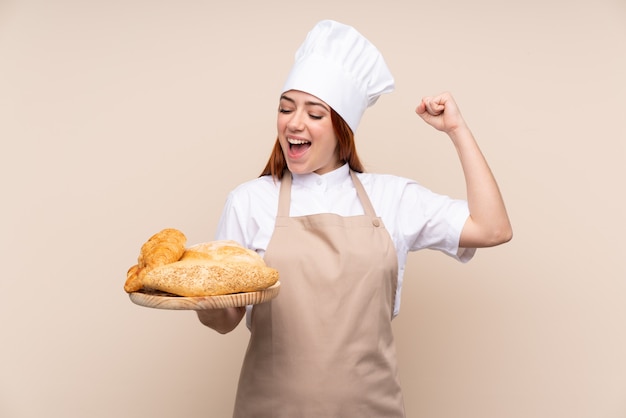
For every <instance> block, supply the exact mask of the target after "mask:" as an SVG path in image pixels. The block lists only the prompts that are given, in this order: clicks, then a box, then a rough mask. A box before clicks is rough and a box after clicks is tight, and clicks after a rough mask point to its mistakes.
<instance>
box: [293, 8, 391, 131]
mask: <svg viewBox="0 0 626 418" xmlns="http://www.w3.org/2000/svg"><path fill="white" fill-rule="evenodd" d="M393 89H394V80H393V76H392V75H391V72H390V71H389V69H388V68H387V65H386V64H385V61H384V60H383V56H382V55H381V54H380V52H379V51H378V49H376V47H375V46H374V45H372V43H371V42H369V41H368V40H367V39H365V37H363V35H361V34H360V33H359V32H357V31H356V30H355V29H354V28H352V27H350V26H347V25H344V24H342V23H339V22H335V21H332V20H323V21H321V22H319V23H318V24H317V25H315V27H314V28H313V29H312V30H311V31H310V32H309V33H308V34H307V36H306V39H305V40H304V43H302V45H301V46H300V48H299V49H298V51H297V52H296V58H295V64H294V65H293V67H292V69H291V72H290V73H289V75H288V77H287V81H286V83H285V85H284V86H283V92H286V91H288V90H300V91H303V92H305V93H309V94H312V95H313V96H315V97H317V98H318V99H321V100H323V101H324V102H326V103H327V104H328V105H329V106H330V107H332V108H333V109H334V110H335V111H336V112H337V113H338V114H339V115H340V116H341V117H342V118H343V119H344V120H345V121H346V123H347V124H348V126H350V128H351V129H352V132H355V131H356V128H357V126H358V125H359V122H360V120H361V116H363V112H365V109H367V108H368V107H369V106H371V105H373V104H374V103H376V101H377V100H378V97H379V96H380V95H381V94H383V93H390V92H391V91H393Z"/></svg>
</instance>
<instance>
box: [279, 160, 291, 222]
mask: <svg viewBox="0 0 626 418" xmlns="http://www.w3.org/2000/svg"><path fill="white" fill-rule="evenodd" d="M290 207H291V171H289V170H285V173H284V174H283V178H282V180H281V181H280V193H279V194H278V214H277V215H278V216H283V217H286V218H288V217H289V209H290Z"/></svg>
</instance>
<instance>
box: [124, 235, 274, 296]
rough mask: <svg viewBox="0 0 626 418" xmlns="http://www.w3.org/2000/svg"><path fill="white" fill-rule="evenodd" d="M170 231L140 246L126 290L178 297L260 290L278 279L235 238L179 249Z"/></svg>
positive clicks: (130, 271) (129, 272) (177, 241)
mask: <svg viewBox="0 0 626 418" xmlns="http://www.w3.org/2000/svg"><path fill="white" fill-rule="evenodd" d="M171 234H172V233H163V231H162V235H161V237H160V238H154V237H153V238H151V239H150V240H149V241H148V242H146V244H144V245H143V246H142V249H141V254H140V256H139V262H138V264H137V265H136V266H132V267H131V268H130V269H129V270H128V273H127V280H126V285H125V286H124V289H125V290H126V291H127V292H129V293H130V292H136V291H138V290H141V289H146V290H149V289H152V290H158V291H161V292H167V293H171V294H174V295H179V296H216V295H226V294H231V293H240V292H254V291H258V290H263V289H266V288H268V287H270V286H272V285H274V284H275V283H276V282H277V281H278V278H279V276H278V271H276V270H275V269H272V268H270V267H267V266H266V265H265V262H264V261H263V258H262V257H261V256H260V255H259V254H257V253H256V252H254V251H252V250H249V249H247V248H244V247H242V246H241V245H239V244H238V243H237V242H235V241H210V242H205V243H200V244H196V245H194V246H191V247H189V248H184V247H183V251H180V248H179V246H180V243H181V241H180V239H175V238H172V236H171ZM181 234H182V233H181ZM174 235H176V234H174ZM179 238H180V237H179ZM150 242H152V243H151V244H149V243H150ZM157 242H161V243H162V245H165V246H170V247H172V245H173V243H175V245H173V246H175V247H176V250H173V248H169V249H168V250H167V251H165V250H160V249H159V244H157ZM179 253H180V255H179V256H178V257H179V258H176V259H175V260H174V259H173V258H174V257H175V255H176V254H179ZM155 254H158V255H155ZM164 254H167V256H165V255H164ZM170 260H171V261H170ZM133 289H134V290H133Z"/></svg>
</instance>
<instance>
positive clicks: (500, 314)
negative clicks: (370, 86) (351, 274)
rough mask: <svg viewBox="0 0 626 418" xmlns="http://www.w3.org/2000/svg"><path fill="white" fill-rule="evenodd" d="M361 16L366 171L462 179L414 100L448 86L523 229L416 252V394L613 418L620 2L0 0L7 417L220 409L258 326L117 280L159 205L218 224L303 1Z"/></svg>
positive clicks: (619, 363)
mask: <svg viewBox="0 0 626 418" xmlns="http://www.w3.org/2000/svg"><path fill="white" fill-rule="evenodd" d="M322 18H333V19H337V20H341V21H343V22H345V23H349V24H352V25H355V26H356V27H357V28H358V29H359V30H361V31H362V32H363V33H364V34H366V35H367V36H368V37H369V38H371V39H372V40H373V41H374V42H375V43H376V44H377V45H378V46H379V48H380V49H381V50H382V51H383V52H384V54H385V57H386V59H387V61H388V64H389V66H390V67H391V69H392V71H393V73H394V74H395V76H396V81H397V90H396V92H395V93H393V94H392V95H389V96H386V97H384V98H382V99H381V100H380V101H379V103H378V104H377V105H376V106H375V107H374V108H372V109H371V110H370V111H368V113H367V114H366V116H365V119H364V121H363V123H362V125H361V127H360V128H359V131H358V132H357V139H358V144H359V147H360V148H359V149H360V153H361V154H362V157H363V160H364V162H365V163H366V165H367V167H368V170H369V171H375V172H390V173H395V174H399V175H404V176H408V177H411V178H414V179H417V180H419V181H421V182H422V183H423V184H425V185H426V186H428V187H430V188H432V189H434V190H436V191H439V192H442V193H447V194H451V195H453V196H459V197H462V196H464V185H463V180H462V177H461V173H460V169H459V165H458V162H457V159H456V154H455V152H454V149H453V147H452V146H451V145H450V143H449V142H448V140H447V139H446V138H445V137H444V136H442V135H441V134H439V133H437V132H436V131H433V130H432V129H430V128H428V127H427V126H425V125H424V124H423V122H422V121H421V120H420V119H419V118H418V117H417V116H416V115H415V114H414V113H413V109H414V107H415V106H416V105H417V102H418V100H419V99H420V98H421V97H422V96H423V95H430V94H435V93H439V92H440V91H443V90H450V91H452V92H453V93H454V95H455V97H456V99H457V101H458V103H459V105H460V106H461V109H462V111H463V113H464V115H465V117H466V119H467V120H468V121H469V123H470V126H471V127H472V129H473V131H474V133H475V134H476V136H477V137H478V138H479V141H480V144H481V146H482V148H483V151H484V153H485V154H486V155H487V157H488V159H489V161H490V163H491V166H492V168H493V170H494V172H495V173H496V176H497V178H498V180H499V183H500V186H501V188H502V190H503V193H504V195H505V198H506V201H507V205H508V208H509V211H510V215H511V218H512V221H513V225H514V230H515V237H514V239H513V241H512V242H511V243H510V244H508V245H506V246H503V247H499V248H495V249H490V250H481V251H479V252H478V254H477V256H476V258H475V259H474V260H473V261H472V262H471V263H469V264H467V265H461V264H457V263H456V262H454V261H453V260H451V259H449V258H447V257H445V256H443V255H441V254H438V253H434V252H421V253H417V254H413V255H412V256H411V257H410V260H409V266H408V271H407V277H406V284H405V293H404V294H403V305H402V311H401V313H400V317H399V318H398V319H397V320H396V321H395V322H394V326H395V330H396V335H397V339H398V345H399V357H400V364H401V378H402V381H403V386H404V389H405V396H406V409H407V414H408V416H409V417H428V418H456V417H465V418H529V417H533V418H555V417H564V418H565V417H566V418H624V417H626V274H625V273H626V269H625V267H624V262H623V254H622V253H623V249H624V235H625V233H626V221H625V220H624V213H626V206H625V204H624V198H623V194H624V190H625V187H624V180H625V178H626V169H625V163H626V145H625V144H626V124H625V121H626V117H625V116H624V115H625V111H626V108H625V103H626V102H625V100H626V82H625V81H624V80H625V79H624V74H626V64H625V63H624V55H625V52H626V49H625V48H626V47H625V45H626V3H625V2H624V1H623V0H599V1H593V2H592V1H576V0H574V1H571V0H570V1H554V0H531V1H524V2H520V1H518V2H510V4H509V3H507V2H502V1H496V0H482V1H471V2H470V1H464V0H452V1H448V2H433V1H429V2H426V1H393V0H390V1H370V2H368V1H362V0H359V1H357V0H353V1H343V2H342V1H336V0H317V1H313V2H297V1H293V2H281V1H274V0H269V1H247V2H246V1H229V2H227V1H221V2H217V1H192V0H182V1H163V0H157V1H147V0H143V1H142V0H112V1H80V0H57V1H43V0H32V1H28V0H14V1H11V0H8V1H7V0H3V1H0V140H1V145H2V147H1V152H0V182H1V191H0V193H1V199H2V204H1V205H0V211H1V212H0V213H1V216H0V223H1V225H0V231H1V235H0V237H1V238H0V245H1V249H0V254H1V257H2V269H1V271H2V274H1V277H0V321H1V328H0V332H1V338H2V342H1V344H0V416H2V417H6V418H31V417H33V418H34V417H37V418H40V417H64V418H67V417H90V418H97V417H107V418H109V417H129V418H135V417H154V418H156V417H182V416H184V417H188V418H191V417H198V418H199V417H228V416H229V414H230V411H231V406H232V403H233V397H234V391H235V386H236V382H237V377H238V373H239V366H240V363H241V359H242V355H243V353H244V350H245V346H246V341H247V333H248V332H247V330H246V329H245V328H244V327H239V328H238V329H237V330H236V331H235V332H233V333H232V334H229V335H227V336H220V335H217V334H215V333H212V332H211V331H210V330H208V329H205V328H203V327H202V326H201V325H200V324H199V323H198V322H197V321H196V319H195V315H194V314H193V313H191V312H173V311H159V310H152V309H147V308H142V307H139V306H136V305H134V304H132V303H131V302H130V301H129V299H128V297H127V295H126V294H125V293H124V292H123V291H122V284H123V282H124V279H125V273H126V270H127V268H128V267H129V266H130V265H131V264H134V262H135V260H136V256H137V253H138V250H139V247H140V245H141V244H142V243H143V242H144V241H145V239H147V238H148V237H149V236H150V235H152V234H153V233H154V232H157V231H158V230H160V229H161V228H164V227H176V228H179V229H181V230H183V231H184V232H185V233H186V234H187V236H188V238H189V242H190V243H196V242H201V241H206V240H210V239H212V237H213V233H214V231H215V226H216V223H217V220H218V217H219V214H220V211H221V207H222V204H223V202H224V200H225V198H226V194H227V192H228V191H229V190H230V189H232V188H233V187H234V186H236V185H237V184H238V183H240V182H242V181H244V180H248V179H250V178H253V177H255V176H256V175H257V174H258V173H259V171H260V170H261V168H262V166H263V165H264V163H265V161H266V158H267V156H268V155H269V151H270V148H271V146H272V144H273V140H274V138H275V136H274V135H275V125H274V124H275V114H276V105H277V94H278V90H279V89H280V86H281V84H282V82H283V80H284V77H285V76H286V73H287V71H288V69H289V67H290V65H291V62H292V57H293V53H294V52H295V50H296V48H297V46H298V45H299V44H300V42H301V41H302V40H303V39H304V35H305V33H306V31H308V30H309V29H310V28H311V27H312V26H313V24H314V23H315V22H317V21H318V20H320V19H322Z"/></svg>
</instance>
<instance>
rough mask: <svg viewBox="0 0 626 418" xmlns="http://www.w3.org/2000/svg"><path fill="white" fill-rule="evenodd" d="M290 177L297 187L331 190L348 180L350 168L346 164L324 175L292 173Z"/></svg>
mask: <svg viewBox="0 0 626 418" xmlns="http://www.w3.org/2000/svg"><path fill="white" fill-rule="evenodd" d="M292 177H293V184H294V185H296V186H299V187H306V188H309V189H319V188H320V187H324V188H332V187H335V186H339V185H341V184H342V183H344V182H345V181H346V180H347V179H349V178H350V167H349V165H348V164H344V165H342V166H341V167H339V168H337V169H335V170H333V171H330V172H328V173H325V174H317V173H307V174H294V173H292Z"/></svg>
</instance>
